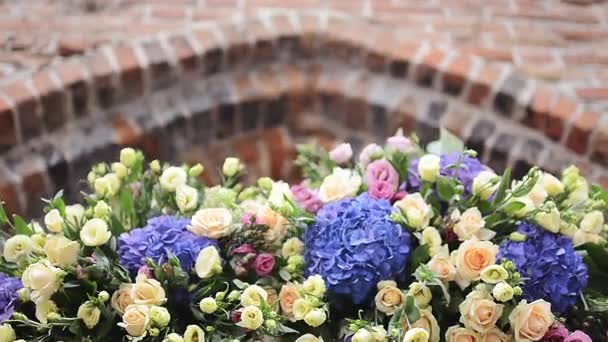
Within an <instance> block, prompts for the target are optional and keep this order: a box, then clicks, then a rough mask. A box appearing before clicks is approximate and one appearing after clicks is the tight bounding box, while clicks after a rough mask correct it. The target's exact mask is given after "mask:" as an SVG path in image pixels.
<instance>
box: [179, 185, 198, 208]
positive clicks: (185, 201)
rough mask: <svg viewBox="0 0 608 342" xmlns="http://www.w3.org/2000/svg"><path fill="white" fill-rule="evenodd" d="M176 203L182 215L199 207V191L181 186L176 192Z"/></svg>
mask: <svg viewBox="0 0 608 342" xmlns="http://www.w3.org/2000/svg"><path fill="white" fill-rule="evenodd" d="M175 202H176V203H177V207H178V208H179V210H180V211H181V212H182V213H186V212H189V211H191V210H193V209H194V208H196V206H197V205H198V191H197V190H196V189H195V188H193V187H191V186H189V185H186V184H180V185H178V186H177V189H176V190H175Z"/></svg>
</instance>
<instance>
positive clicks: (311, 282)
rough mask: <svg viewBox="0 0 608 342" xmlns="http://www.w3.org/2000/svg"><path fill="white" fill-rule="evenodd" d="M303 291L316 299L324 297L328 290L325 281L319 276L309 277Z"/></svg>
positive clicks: (304, 283) (305, 281) (303, 284)
mask: <svg viewBox="0 0 608 342" xmlns="http://www.w3.org/2000/svg"><path fill="white" fill-rule="evenodd" d="M302 289H303V290H304V292H305V294H309V295H313V296H315V297H319V298H320V297H323V295H324V294H325V291H327V288H326V287H325V280H323V277H321V276H320V275H318V274H314V275H311V276H309V277H308V278H307V279H306V280H304V282H303V283H302Z"/></svg>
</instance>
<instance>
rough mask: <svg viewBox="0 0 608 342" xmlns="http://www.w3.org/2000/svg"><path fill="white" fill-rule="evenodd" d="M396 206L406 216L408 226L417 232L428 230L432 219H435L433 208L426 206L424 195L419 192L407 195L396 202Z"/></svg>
mask: <svg viewBox="0 0 608 342" xmlns="http://www.w3.org/2000/svg"><path fill="white" fill-rule="evenodd" d="M394 206H395V207H397V208H399V209H400V210H401V212H402V213H403V215H405V218H406V219H407V224H408V225H410V226H411V227H412V228H415V229H416V230H422V229H424V228H426V227H427V226H428V225H429V222H430V221H431V218H433V210H432V209H431V206H430V205H428V204H426V202H425V201H424V199H423V198H422V195H420V193H417V192H415V193H411V194H407V195H406V196H405V197H404V198H402V199H401V200H399V201H397V202H395V204H394Z"/></svg>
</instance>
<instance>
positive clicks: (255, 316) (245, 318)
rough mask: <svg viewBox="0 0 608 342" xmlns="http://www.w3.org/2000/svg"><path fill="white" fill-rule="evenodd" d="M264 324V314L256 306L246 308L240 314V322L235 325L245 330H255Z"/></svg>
mask: <svg viewBox="0 0 608 342" xmlns="http://www.w3.org/2000/svg"><path fill="white" fill-rule="evenodd" d="M262 323H264V314H262V311H261V310H260V309H259V308H258V307H257V306H253V305H251V306H246V307H245V309H243V312H241V321H240V322H239V323H237V325H238V326H241V327H243V328H245V329H249V330H256V329H257V328H259V327H261V326H262Z"/></svg>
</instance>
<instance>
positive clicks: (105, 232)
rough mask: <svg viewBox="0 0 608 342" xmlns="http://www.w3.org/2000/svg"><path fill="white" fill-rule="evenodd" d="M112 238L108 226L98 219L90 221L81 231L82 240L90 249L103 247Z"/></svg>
mask: <svg viewBox="0 0 608 342" xmlns="http://www.w3.org/2000/svg"><path fill="white" fill-rule="evenodd" d="M110 237H112V232H110V230H109V229H108V224H107V223H106V222H105V221H103V220H101V219H98V218H94V219H90V220H88V221H87V223H85V224H84V226H83V227H82V230H81V231H80V240H82V243H84V244H85V246H89V247H95V246H101V245H103V244H105V243H106V242H108V240H110Z"/></svg>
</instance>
